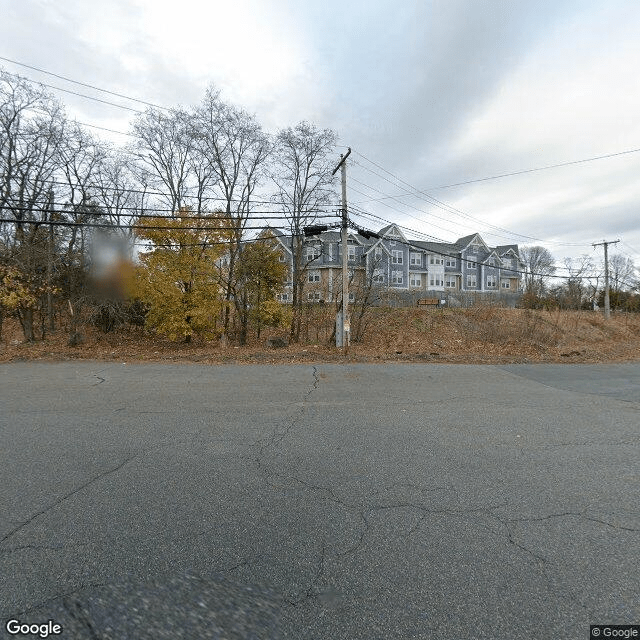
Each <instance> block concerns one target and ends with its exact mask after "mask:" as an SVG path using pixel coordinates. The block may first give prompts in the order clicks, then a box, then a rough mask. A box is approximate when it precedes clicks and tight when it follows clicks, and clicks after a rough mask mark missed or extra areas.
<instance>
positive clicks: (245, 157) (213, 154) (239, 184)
mask: <svg viewBox="0 0 640 640" xmlns="http://www.w3.org/2000/svg"><path fill="white" fill-rule="evenodd" d="M191 135H192V138H193V141H194V144H195V145H196V148H197V152H198V154H200V155H201V158H202V162H203V163H204V164H203V163H199V165H198V166H199V170H198V176H199V178H198V179H199V184H200V187H199V188H200V190H201V193H202V194H203V196H204V193H205V189H206V188H207V187H209V186H211V188H212V189H213V192H214V193H215V194H216V196H217V197H219V198H220V201H221V205H220V208H221V209H222V211H223V213H224V214H225V215H226V217H227V219H228V221H229V224H230V226H231V227H232V231H231V239H230V242H229V245H228V246H229V250H228V255H227V257H226V260H225V261H224V268H223V269H221V281H222V284H223V286H224V289H225V300H226V304H225V306H224V321H223V326H224V334H225V335H226V334H227V333H228V331H229V318H230V315H229V314H230V304H231V301H232V299H233V298H234V296H233V291H234V281H235V277H236V264H237V262H238V258H239V256H240V254H241V253H242V247H243V245H242V241H243V239H244V235H245V227H246V226H247V222H248V220H249V216H250V213H251V198H252V196H253V194H254V192H255V190H256V188H257V186H258V185H259V183H260V181H261V180H262V179H263V177H264V171H265V167H266V160H267V158H268V156H269V153H270V150H271V145H270V142H269V139H268V136H267V135H266V134H265V133H264V132H263V131H262V128H261V126H260V124H259V123H258V121H257V120H256V119H255V117H254V116H252V115H250V114H248V113H247V112H245V111H243V110H242V109H238V108H237V107H235V106H232V105H229V104H226V103H225V102H223V101H222V100H221V98H220V93H219V92H218V91H217V90H216V89H214V88H213V87H210V88H209V89H208V90H207V93H206V95H205V98H204V100H203V101H202V103H201V104H200V106H199V107H198V108H197V109H196V111H195V114H194V118H193V120H192V126H191ZM208 171H210V172H211V173H208ZM233 301H234V304H236V305H238V304H240V301H239V300H235V299H234V300H233Z"/></svg>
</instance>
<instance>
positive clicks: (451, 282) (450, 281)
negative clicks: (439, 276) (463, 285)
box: [444, 277, 457, 289]
mask: <svg viewBox="0 0 640 640" xmlns="http://www.w3.org/2000/svg"><path fill="white" fill-rule="evenodd" d="M444 286H445V287H446V288H447V289H455V288H456V287H457V284H456V278H455V277H448V278H445V279H444Z"/></svg>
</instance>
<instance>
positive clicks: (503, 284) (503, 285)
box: [500, 280, 511, 289]
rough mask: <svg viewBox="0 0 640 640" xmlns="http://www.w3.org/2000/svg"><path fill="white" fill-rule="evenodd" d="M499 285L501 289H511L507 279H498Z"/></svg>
mask: <svg viewBox="0 0 640 640" xmlns="http://www.w3.org/2000/svg"><path fill="white" fill-rule="evenodd" d="M500 286H501V287H502V288H503V289H511V282H510V281H509V280H501V281H500Z"/></svg>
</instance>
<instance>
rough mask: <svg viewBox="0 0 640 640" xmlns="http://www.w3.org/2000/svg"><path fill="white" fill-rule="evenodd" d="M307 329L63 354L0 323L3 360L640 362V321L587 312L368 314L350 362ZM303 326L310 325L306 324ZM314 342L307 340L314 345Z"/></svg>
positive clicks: (91, 347) (138, 339)
mask: <svg viewBox="0 0 640 640" xmlns="http://www.w3.org/2000/svg"><path fill="white" fill-rule="evenodd" d="M325 316H326V313H325V314H324V316H323V318H324V319H323V322H324V323H325V325H323V328H322V329H321V330H319V329H318V327H317V326H312V327H311V330H307V331H306V332H305V331H303V335H304V336H305V339H304V340H303V341H302V342H301V343H299V344H296V345H290V346H288V347H285V348H279V349H273V348H267V347H266V346H265V340H266V338H267V337H269V335H286V332H285V331H281V332H279V334H278V333H277V332H272V333H271V334H267V335H264V334H263V335H262V337H261V339H260V340H257V339H256V338H255V336H251V337H250V341H249V344H248V345H246V346H242V347H238V346H234V345H233V344H229V345H226V346H221V345H220V344H219V343H218V342H209V343H206V342H200V341H197V340H195V341H194V342H192V343H191V344H178V343H173V342H170V341H168V340H165V339H163V338H160V337H158V336H154V335H152V334H150V333H148V332H145V331H143V330H141V329H136V328H132V329H121V330H118V331H116V332H113V333H108V334H104V333H102V332H100V331H99V330H98V329H95V328H93V327H86V328H85V329H84V330H83V341H82V342H81V344H79V345H77V346H69V344H68V340H69V334H68V332H67V331H65V330H64V328H61V329H60V330H58V331H57V332H54V333H52V334H50V335H48V336H46V338H45V339H44V340H41V341H36V342H34V343H31V344H28V343H24V342H23V336H22V331H21V329H20V326H19V324H18V323H17V322H15V321H14V320H5V323H4V327H3V335H2V340H1V341H0V362H10V361H20V360H52V361H53V360H69V359H86V360H115V361H121V362H160V361H171V362H176V361H177V362H201V363H211V364H214V363H264V364H272V363H273V364H275V363H291V362H344V361H349V362H388V361H408V362H449V363H452V362H456V363H507V362H572V363H576V362H585V363H586V362H623V361H630V360H640V314H622V313H620V314H616V313H614V314H613V315H612V317H611V319H610V320H608V321H605V320H604V318H603V316H602V314H601V313H594V312H590V311H551V312H548V311H527V310H523V309H500V308H496V307H475V308H471V309H445V310H441V309H382V308H381V309H374V310H373V311H372V314H371V316H370V324H369V327H368V329H367V331H366V334H365V337H364V339H363V341H362V342H361V343H357V344H352V345H351V346H350V348H349V352H348V354H347V355H344V354H343V353H340V352H338V350H337V349H336V348H335V347H332V346H330V345H328V344H327V342H328V337H329V327H330V326H331V325H330V324H329V325H328V326H326V317H325ZM308 321H309V322H313V317H310V318H309V320H308ZM311 336H313V339H312V337H311Z"/></svg>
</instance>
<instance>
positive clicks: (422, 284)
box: [269, 224, 524, 302]
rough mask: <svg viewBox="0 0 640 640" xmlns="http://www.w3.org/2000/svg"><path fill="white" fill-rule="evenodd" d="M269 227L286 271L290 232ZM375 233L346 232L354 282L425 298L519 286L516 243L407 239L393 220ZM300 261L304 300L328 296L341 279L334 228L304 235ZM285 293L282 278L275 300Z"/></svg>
mask: <svg viewBox="0 0 640 640" xmlns="http://www.w3.org/2000/svg"><path fill="white" fill-rule="evenodd" d="M269 232H270V235H273V236H274V237H275V238H276V239H277V241H278V243H279V246H280V249H281V260H282V261H283V262H287V263H288V264H289V267H290V269H291V270H292V269H293V253H292V242H291V236H287V235H285V234H284V233H282V232H281V231H280V230H277V229H269ZM377 233H378V235H379V236H380V237H379V238H365V237H363V236H361V235H360V234H358V233H350V234H349V237H348V249H347V250H348V256H347V258H348V265H349V271H350V276H352V277H353V280H354V282H355V283H362V282H365V281H366V280H368V279H369V278H371V279H372V280H373V283H374V284H375V285H378V286H380V287H384V288H388V289H389V290H397V291H405V292H417V293H420V292H423V293H424V296H425V297H429V296H431V295H432V296H441V294H444V293H447V292H451V293H453V292H473V293H498V292H501V293H519V292H520V291H521V290H522V282H523V279H522V272H523V271H524V265H523V264H522V262H521V260H520V256H519V253H518V245H515V244H512V245H502V246H497V247H490V246H489V245H488V244H487V243H486V242H485V241H484V240H483V239H482V237H481V236H480V234H478V233H474V234H471V235H469V236H465V237H463V238H459V239H458V240H456V242H454V243H442V242H425V241H421V240H410V239H407V238H406V237H405V235H404V234H403V233H402V231H401V230H400V229H399V227H398V226H397V225H395V224H391V225H389V226H386V227H384V228H382V229H380V231H378V232H377ZM303 260H304V263H305V265H306V267H305V268H306V276H305V293H304V296H305V298H306V300H308V301H318V302H319V301H327V302H328V301H331V300H334V299H335V298H336V296H337V295H338V292H339V291H340V290H341V282H342V280H341V278H342V247H341V236H340V232H339V231H325V232H323V233H321V234H319V235H318V236H315V237H311V238H305V241H304V249H303ZM356 289H357V287H356ZM354 295H355V294H352V295H351V297H352V298H353V297H354ZM291 298H292V296H291V283H287V287H285V290H284V293H283V294H282V296H281V300H282V301H284V302H287V301H288V302H290V301H291Z"/></svg>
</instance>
